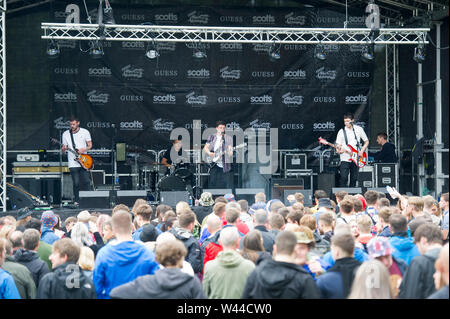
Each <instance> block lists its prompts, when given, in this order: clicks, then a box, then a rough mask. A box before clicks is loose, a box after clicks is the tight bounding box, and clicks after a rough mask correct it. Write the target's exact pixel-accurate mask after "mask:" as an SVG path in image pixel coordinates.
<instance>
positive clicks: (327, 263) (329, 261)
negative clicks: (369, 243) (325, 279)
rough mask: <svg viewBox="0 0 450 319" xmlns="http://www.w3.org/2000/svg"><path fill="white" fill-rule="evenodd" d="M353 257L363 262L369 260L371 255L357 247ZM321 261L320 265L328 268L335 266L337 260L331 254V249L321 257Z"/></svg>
mask: <svg viewBox="0 0 450 319" xmlns="http://www.w3.org/2000/svg"><path fill="white" fill-rule="evenodd" d="M353 258H355V259H356V260H357V261H359V262H361V263H363V262H365V261H368V260H369V255H368V254H367V253H365V252H364V251H363V250H362V249H361V248H358V247H355V250H354V252H353ZM319 262H320V265H322V268H323V269H325V270H328V269H330V268H331V267H332V266H334V264H335V260H334V259H333V256H332V255H331V251H329V252H327V253H326V254H325V255H323V256H322V258H320V261H319ZM321 277H322V276H321Z"/></svg>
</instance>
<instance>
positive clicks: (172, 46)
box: [156, 42, 177, 51]
mask: <svg viewBox="0 0 450 319" xmlns="http://www.w3.org/2000/svg"><path fill="white" fill-rule="evenodd" d="M156 48H157V49H158V51H175V50H176V49H177V44H176V43H175V42H158V44H156Z"/></svg>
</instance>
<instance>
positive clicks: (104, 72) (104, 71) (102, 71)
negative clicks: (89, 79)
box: [88, 66, 112, 77]
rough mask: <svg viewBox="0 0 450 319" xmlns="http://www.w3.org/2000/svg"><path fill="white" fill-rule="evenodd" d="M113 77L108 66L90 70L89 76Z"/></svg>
mask: <svg viewBox="0 0 450 319" xmlns="http://www.w3.org/2000/svg"><path fill="white" fill-rule="evenodd" d="M111 75H112V72H111V69H109V68H107V67H106V66H105V67H103V68H89V69H88V76H98V77H103V76H105V77H109V76H111Z"/></svg>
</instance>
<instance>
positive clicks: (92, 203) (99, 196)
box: [79, 191, 110, 208]
mask: <svg viewBox="0 0 450 319" xmlns="http://www.w3.org/2000/svg"><path fill="white" fill-rule="evenodd" d="M79 196H80V203H79V204H80V208H110V201H109V191H80V192H79Z"/></svg>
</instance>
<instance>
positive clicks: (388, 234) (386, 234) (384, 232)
mask: <svg viewBox="0 0 450 319" xmlns="http://www.w3.org/2000/svg"><path fill="white" fill-rule="evenodd" d="M391 235H392V234H391V229H390V228H389V226H386V227H384V228H383V230H382V231H381V232H380V233H379V234H378V236H381V237H391Z"/></svg>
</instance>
